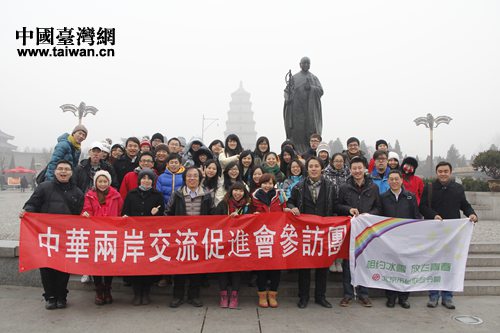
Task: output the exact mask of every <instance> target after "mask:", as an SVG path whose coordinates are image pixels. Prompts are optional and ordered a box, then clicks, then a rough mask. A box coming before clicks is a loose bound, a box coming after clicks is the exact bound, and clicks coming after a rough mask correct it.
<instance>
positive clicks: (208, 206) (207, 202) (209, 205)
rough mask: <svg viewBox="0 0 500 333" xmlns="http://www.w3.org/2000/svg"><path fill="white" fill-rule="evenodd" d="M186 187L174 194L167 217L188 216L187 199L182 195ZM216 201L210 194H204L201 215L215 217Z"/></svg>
mask: <svg viewBox="0 0 500 333" xmlns="http://www.w3.org/2000/svg"><path fill="white" fill-rule="evenodd" d="M183 188H184V186H183V187H181V188H180V189H178V190H177V191H175V192H174V194H173V195H172V197H171V198H170V202H169V203H168V207H167V215H173V216H179V215H186V199H185V197H184V195H183V193H182V190H183ZM214 212H215V207H214V201H213V199H212V195H211V193H210V192H206V193H205V194H203V197H202V199H201V208H200V215H213V213H214Z"/></svg>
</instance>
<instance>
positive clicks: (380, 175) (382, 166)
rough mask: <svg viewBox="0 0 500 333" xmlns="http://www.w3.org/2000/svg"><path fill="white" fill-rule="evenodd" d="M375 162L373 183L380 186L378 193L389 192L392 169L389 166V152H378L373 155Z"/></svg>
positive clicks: (372, 174)
mask: <svg viewBox="0 0 500 333" xmlns="http://www.w3.org/2000/svg"><path fill="white" fill-rule="evenodd" d="M373 160H374V161H375V168H374V169H373V171H372V173H371V176H372V179H373V182H374V183H375V184H376V185H377V186H378V192H379V193H380V194H382V193H385V192H387V190H388V189H389V182H388V178H389V171H390V168H389V167H388V166H387V162H388V159H387V152H386V151H384V150H377V151H376V152H375V153H374V154H373Z"/></svg>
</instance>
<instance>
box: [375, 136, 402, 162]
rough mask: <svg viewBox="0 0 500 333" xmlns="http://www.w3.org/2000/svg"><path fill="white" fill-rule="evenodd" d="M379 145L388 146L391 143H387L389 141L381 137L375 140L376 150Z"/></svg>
mask: <svg viewBox="0 0 500 333" xmlns="http://www.w3.org/2000/svg"><path fill="white" fill-rule="evenodd" d="M379 145H386V146H387V147H389V145H388V144H387V141H385V140H384V139H380V140H377V142H375V150H378V146H379ZM398 161H399V159H398Z"/></svg>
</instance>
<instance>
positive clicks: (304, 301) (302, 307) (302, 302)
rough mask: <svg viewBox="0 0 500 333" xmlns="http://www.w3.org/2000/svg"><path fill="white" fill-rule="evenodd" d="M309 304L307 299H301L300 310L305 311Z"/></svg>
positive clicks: (298, 304)
mask: <svg viewBox="0 0 500 333" xmlns="http://www.w3.org/2000/svg"><path fill="white" fill-rule="evenodd" d="M307 303H308V300H307V299H305V298H301V299H299V302H298V303H297V306H298V307H299V309H305V308H307Z"/></svg>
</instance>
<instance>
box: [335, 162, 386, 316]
mask: <svg viewBox="0 0 500 333" xmlns="http://www.w3.org/2000/svg"><path fill="white" fill-rule="evenodd" d="M366 166H367V162H366V159H365V158H363V157H358V156H356V157H353V158H352V159H351V165H350V170H351V176H349V178H347V182H346V183H345V184H342V186H341V187H340V190H339V198H338V204H337V206H336V209H337V213H338V214H339V215H351V216H358V215H359V214H363V213H368V214H373V215H380V213H381V211H382V210H381V209H382V207H381V204H380V195H379V190H378V186H377V185H375V184H374V183H373V181H372V180H371V178H370V176H368V175H366ZM342 284H343V287H344V297H343V298H342V300H341V301H340V306H343V307H346V306H349V304H350V303H351V301H352V299H353V298H354V288H353V286H352V285H351V269H350V266H349V260H344V261H343V262H342ZM357 294H358V295H359V302H360V303H361V304H362V305H363V306H365V307H371V306H372V302H371V301H370V299H369V298H368V288H366V287H364V286H358V287H357Z"/></svg>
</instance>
